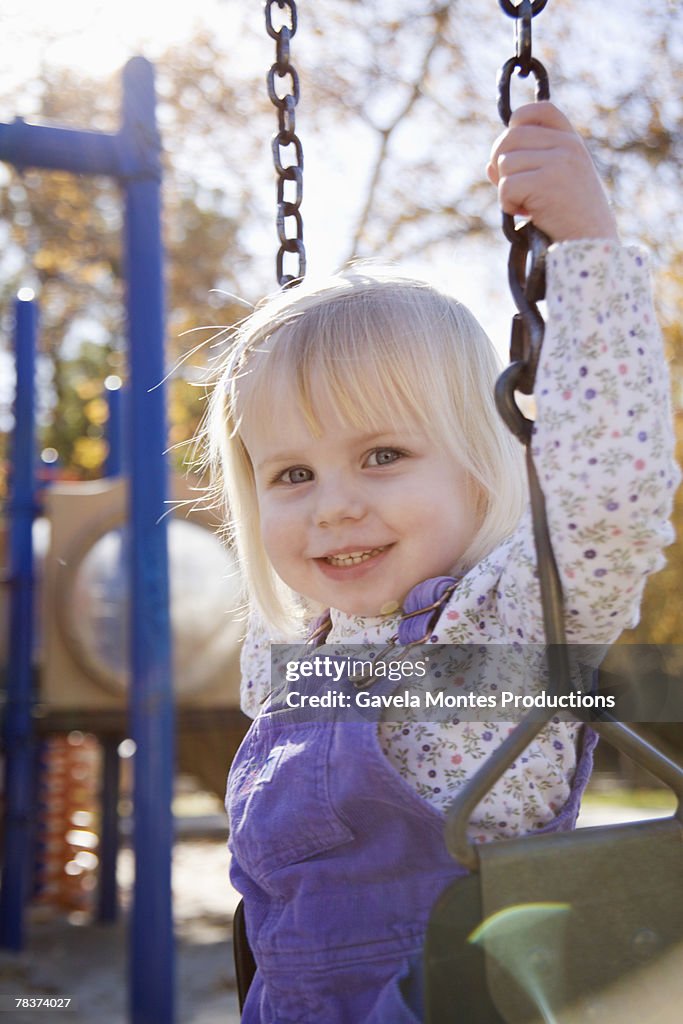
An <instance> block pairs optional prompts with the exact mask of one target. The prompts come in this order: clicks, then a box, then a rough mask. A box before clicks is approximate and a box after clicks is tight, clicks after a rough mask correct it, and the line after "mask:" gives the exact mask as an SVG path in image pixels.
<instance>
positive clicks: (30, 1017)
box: [0, 837, 239, 1024]
mask: <svg viewBox="0 0 683 1024" xmlns="http://www.w3.org/2000/svg"><path fill="white" fill-rule="evenodd" d="M117 874H118V881H119V887H120V899H121V904H122V912H121V915H120V920H119V921H118V922H117V923H116V924H114V925H103V924H92V923H88V922H87V921H84V923H82V924H78V923H74V922H73V920H71V921H70V920H69V918H68V917H67V916H65V915H64V914H56V913H55V912H48V911H46V910H45V909H43V908H40V909H35V908H34V909H32V910H31V911H30V913H29V915H28V919H27V944H26V945H27V948H26V950H25V951H24V952H22V953H20V954H13V953H8V952H6V951H0V997H8V996H15V995H16V996H20V995H27V996H40V995H52V996H71V997H72V999H73V1005H74V1009H73V1011H57V1010H48V1011H30V1010H29V1011H21V1012H16V1013H15V1011H12V1013H11V1016H9V1015H8V1017H6V1018H4V1015H3V1014H1V1013H0V1021H2V1020H3V1018H4V1019H6V1020H8V1021H9V1020H15V1019H16V1020H17V1022H18V1024H19V1022H20V1024H47V1022H48V1021H50V1022H51V1021H53V1020H54V1021H55V1022H58V1021H60V1020H63V1021H64V1024H95V1022H97V1024H99V1022H100V1021H102V1022H103V1024H127V1021H128V1015H127V977H126V942H127V935H126V930H127V913H126V908H127V906H128V905H129V903H130V892H131V885H132V880H133V860H132V853H131V851H130V849H123V850H122V851H121V853H120V855H119V860H118V871H117ZM237 901H238V896H237V894H236V893H235V892H234V890H232V889H231V888H230V884H229V881H228V852H227V848H226V845H225V838H224V837H215V838H207V839H192V838H184V839H182V840H180V841H179V842H177V843H176V846H175V849H174V854H173V909H174V916H175V923H176V940H177V944H176V1007H177V1010H176V1020H177V1024H237V1022H238V1021H239V1013H238V1008H237V993H236V989H235V975H234V969H233V963H232V944H231V928H232V915H233V911H234V908H235V906H236V904H237ZM72 916H73V915H72ZM6 1003H7V1000H6V998H5V1000H4V1001H3V1002H2V1003H1V1004H0V1005H2V1006H3V1009H4V1006H5V1005H6Z"/></svg>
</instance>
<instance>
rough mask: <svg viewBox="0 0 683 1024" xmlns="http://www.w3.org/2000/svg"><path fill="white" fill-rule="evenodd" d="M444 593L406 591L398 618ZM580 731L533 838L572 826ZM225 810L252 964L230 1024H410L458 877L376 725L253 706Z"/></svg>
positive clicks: (411, 623) (417, 629) (424, 805)
mask: <svg viewBox="0 0 683 1024" xmlns="http://www.w3.org/2000/svg"><path fill="white" fill-rule="evenodd" d="M452 582H453V580H452V579H450V578H448V577H437V578H436V579H433V580H427V581H425V583H421V584H419V585H418V586H417V587H415V588H414V589H413V590H412V591H411V593H410V594H409V596H408V598H407V600H406V603H405V611H413V610H416V609H419V608H424V607H425V606H427V605H429V604H431V603H432V602H433V601H434V600H435V597H438V596H439V595H440V593H443V591H444V590H445V588H446V586H447V585H449V584H451V583H452ZM428 619H429V615H427V616H426V619H425V617H424V616H422V617H421V616H419V615H418V616H415V617H414V618H411V619H405V620H403V621H402V622H401V627H400V630H399V643H400V644H406V643H410V642H411V641H414V640H418V639H420V638H421V637H422V636H423V635H424V632H425V629H426V627H427V625H428ZM395 686H396V684H395V683H388V681H387V680H378V681H377V683H375V684H374V686H373V691H372V692H373V693H374V692H382V688H383V687H384V692H390V690H391V689H393V688H395ZM583 732H584V738H583V741H582V750H581V754H580V757H579V763H578V767H577V771H576V774H575V777H574V782H573V786H572V792H571V796H570V798H569V800H568V802H567V804H566V805H565V806H564V807H563V808H562V810H561V812H560V814H559V815H558V816H557V817H556V818H555V819H554V820H553V821H552V822H550V824H549V825H547V826H545V828H543V829H539V830H538V831H539V832H553V831H560V830H563V829H569V828H573V827H574V824H575V821H576V816H577V813H578V806H579V801H580V797H581V793H582V791H583V788H584V787H585V784H586V782H587V780H588V777H589V775H590V770H591V765H592V750H593V747H594V745H595V742H596V737H595V734H594V733H593V732H591V731H589V730H585V729H584V730H583ZM226 806H227V809H228V814H229V818H230V849H231V852H232V867H231V879H232V882H233V885H234V886H235V888H236V889H237V890H238V891H239V892H241V893H242V894H243V896H244V907H245V919H246V926H247V933H248V937H249V942H250V944H251V947H252V950H253V952H254V957H255V959H256V963H257V965H258V970H257V972H256V975H255V977H254V981H253V983H252V985H251V988H250V990H249V994H248V996H247V1000H246V1003H245V1006H244V1010H243V1015H242V1021H243V1024H294V1022H297V1024H418V1022H419V1021H421V1019H422V996H421V992H420V976H421V969H420V961H421V953H422V943H423V939H424V934H425V929H426V925H427V919H428V917H429V914H430V911H431V908H432V906H433V904H434V902H435V901H436V899H437V897H438V896H439V895H440V893H441V891H442V890H443V889H444V888H445V887H446V886H447V885H448V884H449V883H450V882H452V881H453V880H454V879H455V878H457V877H458V876H461V875H464V874H466V870H465V869H464V868H463V867H462V866H461V865H459V864H457V863H456V862H455V861H454V860H453V859H452V858H451V856H450V855H449V854H448V852H447V850H446V846H445V842H444V838H443V828H444V816H443V814H441V813H440V812H439V811H437V810H436V809H435V808H433V807H432V806H431V805H430V804H429V803H428V802H427V801H426V800H424V799H423V798H422V797H420V796H419V795H418V794H417V793H416V792H415V790H414V789H413V788H412V787H411V786H410V785H409V783H407V782H406V781H405V780H404V779H403V778H402V776H401V775H399V773H398V772H397V771H396V769H395V768H394V767H393V765H392V764H391V763H390V762H389V760H388V759H387V758H386V757H385V755H384V754H383V753H382V750H381V747H380V744H379V739H378V734H377V722H376V720H368V721H349V720H348V719H346V718H345V719H343V720H341V721H337V720H334V719H332V720H330V718H329V717H328V718H326V719H325V720H323V721H321V720H310V719H309V720H302V716H301V715H298V714H297V713H296V712H294V711H292V712H289V711H277V712H275V713H271V712H269V710H268V708H266V709H265V710H264V712H262V713H261V714H260V715H259V717H258V718H257V719H256V720H255V721H254V723H253V724H252V726H251V728H250V730H249V732H248V734H247V736H246V737H245V740H244V742H243V743H242V746H241V747H240V749H239V751H238V753H237V755H236V757H235V759H234V761H233V764H232V768H231V771H230V776H229V779H228V791H227V797H226Z"/></svg>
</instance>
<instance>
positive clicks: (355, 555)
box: [323, 544, 389, 566]
mask: <svg viewBox="0 0 683 1024" xmlns="http://www.w3.org/2000/svg"><path fill="white" fill-rule="evenodd" d="M388 547H389V545H388V544H386V545H385V546H384V547H383V548H371V549H370V550H369V551H349V552H347V553H346V554H344V555H327V556H326V557H325V558H323V561H324V562H327V564H328V565H339V566H343V565H360V563H361V562H367V561H368V559H370V558H374V557H375V555H380V554H381V553H382V552H383V551H386V550H387V548H388Z"/></svg>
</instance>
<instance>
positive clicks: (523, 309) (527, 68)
mask: <svg viewBox="0 0 683 1024" xmlns="http://www.w3.org/2000/svg"><path fill="white" fill-rule="evenodd" d="M499 2H500V6H501V7H502V9H503V10H504V11H505V13H506V14H508V15H510V16H511V17H513V18H516V19H517V21H516V23H515V41H516V53H515V56H514V57H511V58H510V60H508V61H506V62H505V64H503V66H502V68H501V69H500V71H499V73H498V112H499V114H500V117H501V120H502V121H503V123H504V124H505V125H506V126H507V124H508V123H509V121H510V117H511V106H510V85H511V81H512V75H513V73H514V72H515V71H516V70H518V71H519V75H520V77H521V78H527V77H528V76H529V75H533V76H534V78H535V80H536V99H537V100H547V99H549V98H550V84H549V81H548V73H547V71H546V69H545V68H544V67H543V65H542V64H541V62H540V61H538V60H536V59H535V58H534V57H532V54H531V21H532V18H533V17H534V16H535V15H536V14H540V12H541V11H542V10H543V8H544V7H545V6H546V4H547V2H548V0H533V2H532V0H521V2H520V3H519V4H516V5H514V4H512V3H511V2H510V0H499ZM503 232H504V234H505V237H506V238H507V239H508V241H509V242H510V256H509V259H508V279H509V282H510V290H511V292H512V297H513V299H514V301H515V305H516V306H517V309H518V312H517V313H516V314H515V316H514V317H513V318H512V333H511V337H510V365H509V366H508V367H507V369H506V370H504V371H503V373H502V374H501V375H500V377H499V378H498V380H497V381H496V405H497V406H498V411H499V413H500V415H501V416H502V418H503V420H504V422H505V424H506V426H507V427H508V428H509V429H510V430H511V431H512V433H513V434H514V435H515V436H516V437H517V438H518V439H519V440H520V441H521V442H522V444H524V446H525V448H526V465H527V475H528V478H529V496H530V499H531V512H532V521H533V529H534V541H535V544H536V552H537V558H538V573H539V584H540V589H541V604H542V608H543V621H544V626H545V635H546V643H547V644H548V651H547V656H548V662H549V668H550V678H551V679H554V680H555V681H557V682H558V684H559V685H560V686H561V687H565V688H566V687H568V686H569V685H570V678H571V673H570V669H569V662H568V659H567V657H566V650H565V645H566V634H565V626H564V598H563V594H562V584H561V581H560V575H559V571H558V568H557V562H556V560H555V553H554V551H553V545H552V540H551V537H550V530H549V527H548V518H547V515H546V507H545V497H544V495H543V490H542V488H541V486H540V482H539V479H538V474H537V472H536V467H535V465H534V460H533V456H532V450H531V438H532V435H533V422H532V421H531V420H528V419H527V418H526V416H524V414H523V413H522V412H521V410H520V408H519V406H518V405H517V403H516V401H515V391H521V392H522V393H524V394H527V395H531V394H533V390H534V383H535V380H536V370H537V368H538V360H539V356H540V354H541V346H542V344H543V335H544V333H545V322H544V320H543V317H542V316H541V314H540V312H539V309H538V303H539V302H540V301H541V300H542V299H543V298H545V258H546V252H547V249H548V246H549V244H550V239H549V238H548V236H547V235H545V234H544V233H543V232H542V231H540V230H539V229H538V228H537V227H535V226H534V224H532V222H531V221H523V222H522V223H521V224H519V225H516V224H515V219H514V217H512V216H510V215H509V214H503Z"/></svg>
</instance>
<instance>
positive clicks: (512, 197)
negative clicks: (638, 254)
mask: <svg viewBox="0 0 683 1024" xmlns="http://www.w3.org/2000/svg"><path fill="white" fill-rule="evenodd" d="M486 173H487V174H488V177H489V179H490V180H491V182H492V183H493V184H494V185H497V186H498V198H499V201H500V205H501V208H502V210H503V212H504V213H509V214H512V215H515V214H519V215H520V216H524V217H530V218H531V220H532V221H533V222H534V224H535V225H536V227H538V228H540V229H541V231H545V233H546V234H547V235H549V236H550V238H551V239H552V240H553V241H554V242H563V241H566V240H568V239H571V238H608V239H614V240H615V241H618V235H617V228H616V223H615V220H614V216H613V214H612V211H611V209H610V207H609V204H608V202H607V197H606V195H605V191H604V189H603V187H602V183H601V181H600V179H599V178H598V175H597V172H596V170H595V167H594V166H593V161H592V160H591V158H590V155H589V153H588V150H587V149H586V147H585V145H584V144H583V142H582V140H581V138H580V137H579V136H578V135H577V133H576V132H575V131H574V129H573V128H572V126H571V124H570V123H569V121H568V120H567V118H566V117H565V116H564V114H563V113H562V112H561V111H560V110H558V109H557V107H556V106H554V105H553V104H552V103H549V102H547V101H545V102H541V103H529V104H527V105H526V106H523V107H519V108H518V109H517V110H515V111H514V113H513V114H512V117H511V118H510V125H509V127H508V128H507V129H506V130H505V131H504V132H503V134H502V135H501V136H500V137H499V138H498V139H496V141H495V143H494V145H493V149H492V151H491V159H490V162H489V164H488V166H487V168H486Z"/></svg>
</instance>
